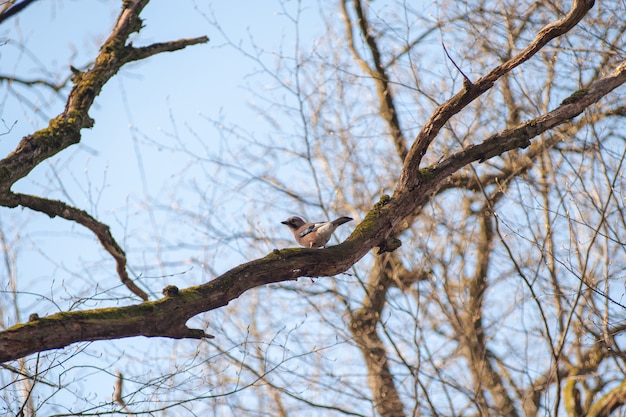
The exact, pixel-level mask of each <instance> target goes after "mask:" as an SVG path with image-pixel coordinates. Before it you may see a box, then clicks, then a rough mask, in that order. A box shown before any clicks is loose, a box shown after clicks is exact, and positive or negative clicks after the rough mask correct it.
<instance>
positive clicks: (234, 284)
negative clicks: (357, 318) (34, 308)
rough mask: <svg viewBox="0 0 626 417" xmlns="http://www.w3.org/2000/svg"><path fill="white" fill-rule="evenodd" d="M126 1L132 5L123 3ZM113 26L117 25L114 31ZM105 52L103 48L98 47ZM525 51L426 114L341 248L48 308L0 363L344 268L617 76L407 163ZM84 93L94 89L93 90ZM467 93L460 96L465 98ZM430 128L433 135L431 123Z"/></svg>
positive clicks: (2, 339) (173, 322)
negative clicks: (393, 182)
mask: <svg viewBox="0 0 626 417" xmlns="http://www.w3.org/2000/svg"><path fill="white" fill-rule="evenodd" d="M136 3H137V2H135V3H132V5H135V4H136ZM581 4H582V6H581ZM583 6H584V7H583ZM590 7H591V4H590V3H588V2H587V3H584V2H582V3H581V2H580V1H575V7H574V9H575V10H577V11H578V12H579V14H580V13H582V14H581V15H580V16H578V15H576V13H574V12H570V14H569V15H568V17H567V18H566V19H564V21H563V20H562V21H559V22H556V23H555V24H553V25H549V26H547V27H546V28H544V30H543V31H542V34H541V35H540V36H539V37H538V39H539V40H536V41H535V42H534V43H535V44H537V45H545V43H547V42H548V40H549V39H552V38H554V37H555V36H558V34H560V33H564V32H565V31H567V30H569V28H570V24H572V25H573V24H575V23H572V22H573V21H576V22H577V21H578V20H580V18H582V16H583V15H584V13H586V11H587V10H588V8H590ZM574 9H573V10H574ZM136 24H137V23H136ZM123 26H124V25H120V27H123ZM131 26H132V25H131ZM119 30H122V29H121V28H120V29H119ZM109 47H110V48H112V49H114V50H115V48H116V46H115V45H111V46H109ZM118 47H119V46H118ZM105 49H106V48H104V47H103V51H104V50H105ZM122 49H123V53H124V56H123V57H118V56H116V55H115V54H113V55H111V56H110V58H111V59H113V60H117V61H116V62H118V63H119V62H120V60H121V61H124V60H125V59H128V57H129V51H128V50H127V49H126V47H122ZM118 51H119V49H118ZM525 51H526V55H524V54H522V55H520V56H518V58H517V60H518V61H519V62H518V61H515V60H513V61H509V62H508V63H507V64H505V65H504V67H503V66H500V67H498V69H496V70H494V71H492V73H490V75H489V76H487V77H484V78H483V79H481V81H480V82H479V83H478V85H479V87H476V85H477V84H473V85H472V87H471V88H470V90H469V91H471V92H472V93H471V94H470V95H469V96H467V95H465V93H459V94H458V95H457V96H455V97H456V98H453V99H452V100H451V101H450V102H448V103H447V104H445V105H443V106H442V107H440V108H439V109H437V110H436V111H435V113H434V114H433V116H432V117H431V118H430V120H429V122H428V124H427V126H426V127H425V128H424V129H425V130H423V133H422V134H420V136H418V138H417V141H416V144H414V146H413V147H412V149H411V151H410V152H409V154H408V156H407V159H406V161H405V166H404V168H403V170H402V179H401V180H400V182H399V184H398V186H397V187H396V191H395V194H394V197H393V198H390V197H388V196H383V198H381V201H380V202H379V203H377V204H376V205H375V206H374V207H373V208H372V209H371V210H370V212H369V213H368V214H367V216H366V217H365V218H364V220H363V221H362V222H361V224H359V225H358V226H357V228H356V229H355V231H354V232H353V233H352V235H351V236H350V237H349V238H348V239H347V240H346V241H345V242H344V243H342V244H341V245H338V246H333V247H330V248H327V249H321V250H315V249H284V250H280V251H278V250H276V251H274V252H273V253H271V254H269V255H268V256H266V257H265V258H262V259H258V260H255V261H252V262H249V263H246V264H243V265H240V266H237V267H235V268H233V269H232V270H230V271H228V272H226V273H225V274H223V275H222V276H220V277H218V278H216V279H215V280H213V281H211V282H209V283H207V284H204V285H200V286H197V287H191V288H188V289H184V290H180V291H175V290H174V289H172V288H170V290H168V292H167V294H168V295H167V296H166V297H165V298H163V299H161V300H158V301H155V302H145V303H142V304H139V305H133V306H128V307H122V308H116V309H98V310H88V311H80V312H69V313H58V314H55V315H52V316H49V317H44V318H41V319H36V320H34V321H32V322H29V323H26V324H20V325H16V326H14V327H12V328H9V329H7V330H5V331H3V332H0V361H7V360H11V359H16V358H20V357H23V356H26V355H29V354H32V353H34V352H38V351H44V350H48V349H54V348H60V347H63V346H67V345H69V344H71V343H74V342H78V341H89V340H104V339H116V338H122V337H131V336H140V335H142V336H148V337H156V336H163V337H177V338H183V337H187V338H201V337H206V335H205V334H204V331H202V330H198V329H195V330H194V329H188V328H187V327H186V326H185V323H186V321H187V320H188V319H189V318H191V317H193V316H195V315H197V314H199V313H201V312H206V311H210V310H213V309H216V308H219V307H222V306H224V305H227V304H228V303H229V302H230V301H232V300H234V299H235V298H237V297H239V296H240V295H241V294H243V293H244V292H245V291H247V290H249V289H251V288H254V287H257V286H260V285H265V284H269V283H274V282H281V281H287V280H294V279H297V278H298V277H318V276H332V275H336V274H338V273H341V272H343V271H346V270H347V269H348V268H350V267H351V266H352V265H353V264H354V263H356V262H357V261H358V260H359V259H361V258H362V257H363V256H364V255H365V254H367V253H368V252H369V251H370V250H371V249H372V248H374V247H376V246H384V245H385V242H386V241H387V238H388V237H389V236H390V235H391V233H392V232H393V231H394V229H395V228H400V227H401V223H402V222H403V221H404V220H405V219H406V218H407V217H408V216H410V215H412V213H415V212H416V210H418V209H419V208H420V207H421V206H422V205H423V204H425V203H426V201H428V199H429V198H430V197H431V195H432V194H433V192H435V191H436V190H437V189H438V188H439V187H440V186H441V184H442V182H443V181H444V180H445V179H446V178H447V177H448V176H449V175H451V174H452V173H454V172H456V171H458V170H459V169H461V168H462V167H464V166H466V165H467V164H469V163H471V162H473V161H480V160H486V159H488V158H493V157H494V156H497V155H500V154H501V153H503V152H506V151H508V150H511V149H515V148H519V147H526V146H528V144H529V141H530V139H532V138H533V137H535V136H536V135H538V134H540V133H542V132H544V131H546V130H548V129H551V128H554V127H555V126H558V125H559V124H562V123H565V122H566V121H568V120H571V119H572V118H574V117H576V116H577V115H578V114H580V113H581V112H582V111H583V110H584V109H585V108H586V107H588V106H590V105H591V104H593V103H595V102H597V101H598V100H599V99H600V98H601V97H603V96H604V95H606V94H608V93H609V92H610V91H612V90H613V89H614V88H616V87H617V86H619V85H621V84H623V83H624V82H626V63H623V64H621V65H620V66H619V67H618V68H617V69H616V70H615V71H613V73H611V74H610V75H608V76H606V77H604V78H601V79H599V80H597V81H596V82H594V83H592V84H590V86H589V87H588V89H587V90H586V91H584V92H579V93H577V94H574V95H572V97H571V98H570V99H569V100H566V102H564V103H563V104H562V105H560V106H559V107H558V108H557V109H555V110H554V111H552V112H549V113H547V114H546V115H544V116H541V117H538V118H536V119H534V120H532V121H530V122H526V123H523V124H522V125H520V126H518V127H516V128H513V129H508V130H505V131H504V132H502V133H499V134H496V135H494V136H492V137H490V138H488V139H486V140H485V141H484V142H483V143H481V144H479V145H475V146H471V147H469V148H467V149H465V150H463V151H460V152H458V153H457V154H454V155H452V156H450V157H448V158H447V159H445V160H444V161H443V162H442V163H440V164H438V165H436V166H435V167H433V168H431V169H428V170H422V172H420V171H418V170H417V167H418V166H419V163H420V160H421V157H422V156H423V154H422V153H421V152H419V149H420V146H422V145H420V144H419V143H418V142H420V141H423V140H425V139H424V138H426V139H427V138H428V137H430V135H431V134H436V132H434V131H433V130H432V129H433V128H435V127H436V126H437V124H438V123H440V122H441V121H442V120H443V119H445V120H447V119H449V117H448V118H446V117H444V116H445V115H448V116H451V115H453V114H455V113H456V112H458V111H459V110H460V109H461V108H462V107H463V106H464V105H466V104H467V103H468V102H469V101H471V99H473V98H471V97H472V96H473V95H474V94H478V93H475V92H473V91H474V90H475V89H478V90H477V91H482V92H484V91H486V90H487V89H488V88H487V87H485V85H486V84H488V83H489V82H491V83H493V82H494V81H495V80H496V79H497V78H498V77H499V76H500V75H501V74H502V73H506V72H507V71H509V70H510V69H511V68H512V67H514V66H516V65H519V64H520V63H521V62H523V61H525V60H526V59H528V58H530V56H531V55H532V54H534V53H535V52H536V51H535V50H534V49H533V48H530V51H529V50H528V48H527V50H525ZM100 61H101V59H100V57H99V59H98V60H97V61H96V64H95V65H94V68H101V70H102V71H104V72H105V73H106V74H109V73H110V72H111V71H113V73H114V71H116V70H117V69H119V67H114V68H111V67H109V66H107V64H106V63H103V62H100ZM91 71H93V69H92V70H91ZM91 71H88V72H87V73H85V74H82V75H81V77H80V78H81V80H79V84H80V81H82V79H84V78H85V77H89V76H93V74H91ZM106 74H105V75H106ZM110 75H112V73H111V74H110ZM490 80H491V81H490ZM79 84H77V86H78V85H79ZM80 85H81V88H83V89H88V90H89V89H90V88H91V87H89V85H84V84H80ZM100 87H101V86H100ZM76 88H77V87H75V89H76ZM89 91H92V92H93V91H98V92H99V90H98V89H96V90H89ZM73 94H74V95H73V96H72V97H74V99H73V100H69V101H68V109H72V110H69V113H64V114H62V115H61V116H60V118H59V119H58V120H57V119H55V120H53V121H52V123H51V126H52V125H54V123H56V124H57V125H59V126H58V129H60V131H62V132H66V133H67V136H68V137H69V138H70V139H71V138H72V137H73V136H72V135H77V134H78V131H77V130H76V127H77V126H83V125H84V124H85V123H86V122H87V121H88V116H87V115H86V111H83V110H84V109H88V107H89V106H90V105H91V102H92V101H93V98H90V95H89V94H87V95H86V96H84V97H83V98H81V95H80V94H77V93H75V92H74V90H73ZM468 98H469V99H470V100H469V101H467V100H468ZM85 106H87V107H85ZM81 109H82V110H81ZM79 110H80V111H79ZM72 114H76V115H77V116H76V117H77V120H72V118H71V117H69V115H72ZM442 118H443V119H442ZM87 124H88V123H87ZM428 126H430V127H428ZM439 127H440V126H439ZM436 130H437V131H438V128H437V129H436ZM46 135H47V136H46V137H47V138H48V139H54V138H55V137H54V136H52V135H50V134H46ZM423 135H426V136H423ZM63 138H65V135H64V136H62V138H61V139H60V140H61V141H63V143H60V144H59V143H56V142H55V141H54V140H51V142H52V143H51V144H49V145H47V144H46V145H45V146H44V145H42V143H40V142H39V141H34V143H31V141H29V140H26V139H25V140H24V141H23V142H24V143H23V144H22V145H20V148H18V150H16V152H14V153H18V154H20V155H22V153H21V152H22V149H21V148H22V147H30V148H33V149H37V150H39V151H40V152H43V153H45V154H47V155H50V154H52V152H58V150H59V149H61V148H62V147H63V146H69V145H68V144H67V142H68V141H69V140H70V139H63ZM422 143H423V142H422ZM30 155H31V156H28V157H26V156H22V157H23V158H25V162H26V163H27V166H28V167H29V168H28V167H27V168H26V169H25V171H21V169H22V168H20V167H18V166H15V163H16V161H17V160H18V159H19V157H18V156H15V155H13V154H12V155H10V156H9V158H7V159H9V160H10V162H8V163H7V162H6V160H5V161H2V162H0V184H3V186H4V187H5V190H6V189H8V187H10V185H11V184H13V182H14V181H15V180H16V178H19V176H20V175H26V174H25V173H24V172H26V173H27V172H28V171H29V170H30V169H32V166H33V165H32V163H33V160H34V159H38V158H41V156H40V155H41V154H37V153H36V154H34V155H33V154H30Z"/></svg>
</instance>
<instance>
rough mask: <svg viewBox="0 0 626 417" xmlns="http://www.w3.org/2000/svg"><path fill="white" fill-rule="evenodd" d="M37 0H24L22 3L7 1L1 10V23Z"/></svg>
mask: <svg viewBox="0 0 626 417" xmlns="http://www.w3.org/2000/svg"><path fill="white" fill-rule="evenodd" d="M35 1H36V0H22V1H21V2H20V3H17V4H15V1H7V2H6V3H5V4H3V5H2V11H0V24H2V22H4V21H5V20H6V19H8V18H10V17H12V16H15V15H16V14H18V13H19V12H21V11H22V10H24V9H26V7H28V6H29V5H31V4H33V3H34V2H35Z"/></svg>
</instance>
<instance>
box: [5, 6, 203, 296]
mask: <svg viewBox="0 0 626 417" xmlns="http://www.w3.org/2000/svg"><path fill="white" fill-rule="evenodd" d="M24 3H26V2H24ZM147 3H148V0H135V1H125V2H123V4H124V8H123V9H122V12H121V14H120V16H119V17H118V20H117V22H116V25H115V27H114V29H113V31H112V34H111V36H109V38H108V39H107V40H106V41H105V42H104V44H103V45H102V47H101V48H100V52H99V54H98V56H97V57H96V60H95V62H94V64H93V66H92V67H91V69H89V70H88V71H86V72H80V71H78V70H73V72H74V76H73V78H72V81H73V83H74V87H73V88H72V90H71V92H70V94H69V96H68V99H67V103H66V106H65V110H64V111H63V112H62V113H61V114H59V115H58V116H57V117H55V118H54V119H52V120H51V121H50V124H49V125H48V127H47V128H45V129H42V130H39V131H37V132H35V133H33V134H32V135H29V136H26V137H25V138H23V139H22V140H21V142H20V143H19V144H18V146H17V148H16V149H15V150H14V151H13V152H12V153H10V154H9V155H8V156H7V157H6V158H5V159H3V160H2V161H0V205H2V206H5V207H16V206H17V205H21V206H23V207H28V208H31V209H33V210H37V211H41V212H43V213H46V214H48V215H49V216H51V217H54V216H60V217H63V218H65V219H68V220H73V221H75V222H77V223H79V224H81V225H83V226H85V227H87V228H88V229H89V230H91V231H92V232H94V233H95V234H96V236H97V237H98V239H99V241H100V243H102V245H103V247H104V248H105V249H106V250H107V252H109V253H110V254H111V255H112V256H113V258H114V259H115V261H116V264H117V272H118V275H119V276H120V279H121V280H122V283H124V285H126V286H127V287H128V288H129V289H130V290H131V291H132V292H133V293H135V294H136V295H138V296H139V297H141V298H142V299H143V300H147V299H148V296H147V294H146V293H145V292H144V291H142V290H141V289H140V288H138V287H137V286H136V285H135V284H134V283H133V281H132V280H131V279H130V278H129V276H128V273H127V272H126V255H125V253H124V251H123V250H122V248H121V247H120V246H119V245H118V244H117V242H116V241H115V239H114V238H113V236H112V235H111V232H110V230H109V228H108V226H106V225H104V224H102V223H100V222H98V221H97V220H96V219H94V218H93V217H92V216H90V215H89V214H87V213H86V212H84V211H82V210H79V209H76V208H74V207H71V206H68V205H66V204H65V203H62V202H60V201H54V200H47V199H44V198H39V197H35V196H30V195H24V194H13V193H12V192H11V191H10V190H11V187H12V186H13V184H14V183H15V182H16V181H18V180H19V179H21V178H23V177H25V176H26V175H28V174H29V173H30V172H31V170H32V169H34V168H35V167H36V166H37V165H39V164H40V163H41V162H42V161H44V160H45V159H47V158H49V157H51V156H53V155H55V154H57V153H58V152H60V151H62V150H64V149H65V148H67V147H68V146H70V145H73V144H75V143H78V142H79V141H80V139H81V134H80V131H81V130H82V129H84V128H90V127H92V126H93V123H94V122H93V120H92V119H91V118H90V117H89V110H90V109H91V106H92V105H93V103H94V101H95V98H96V96H98V94H100V91H102V88H103V87H104V85H105V84H106V83H107V82H108V81H109V80H110V79H111V77H113V76H114V75H115V74H116V73H117V72H118V71H119V70H120V68H122V66H124V65H125V64H126V63H128V62H131V61H137V60H141V59H145V58H148V57H150V56H152V55H155V54H158V53H161V52H171V51H176V50H179V49H182V48H185V47H187V46H189V45H195V44H198V43H205V42H207V41H208V38H207V37H206V36H202V37H198V38H192V39H180V40H176V41H171V42H162V43H155V44H152V45H149V46H145V47H141V48H134V47H133V46H132V44H128V45H127V42H128V38H129V36H130V35H131V34H132V33H134V32H138V31H139V30H140V29H141V26H142V23H141V19H140V18H139V14H140V13H141V11H142V10H143V8H144V7H145V5H146V4H147ZM15 7H17V6H15Z"/></svg>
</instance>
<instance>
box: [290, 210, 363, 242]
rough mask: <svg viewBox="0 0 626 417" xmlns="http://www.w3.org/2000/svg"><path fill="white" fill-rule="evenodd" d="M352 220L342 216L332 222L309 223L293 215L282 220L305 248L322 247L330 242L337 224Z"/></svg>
mask: <svg viewBox="0 0 626 417" xmlns="http://www.w3.org/2000/svg"><path fill="white" fill-rule="evenodd" d="M350 220H352V217H340V218H338V219H337V220H333V221H332V222H319V223H307V222H305V221H304V220H302V219H301V218H300V217H297V216H293V217H290V218H288V219H287V220H285V221H283V222H281V223H282V224H285V225H287V226H288V227H289V228H290V229H291V231H292V232H293V237H295V238H296V241H297V242H298V243H299V244H300V245H302V246H304V247H305V248H321V247H324V246H325V245H326V243H328V241H329V240H330V236H331V235H332V234H333V232H334V231H335V229H336V228H337V226H341V225H342V224H344V223H347V222H349V221H350Z"/></svg>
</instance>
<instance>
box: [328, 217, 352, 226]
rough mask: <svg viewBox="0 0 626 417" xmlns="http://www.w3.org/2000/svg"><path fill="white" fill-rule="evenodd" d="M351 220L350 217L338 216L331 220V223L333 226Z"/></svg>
mask: <svg viewBox="0 0 626 417" xmlns="http://www.w3.org/2000/svg"><path fill="white" fill-rule="evenodd" d="M351 220H353V219H352V217H345V216H344V217H340V218H338V219H336V220H333V221H332V222H331V223H332V224H334V225H335V226H341V225H342V224H344V223H348V222H349V221H351Z"/></svg>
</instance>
